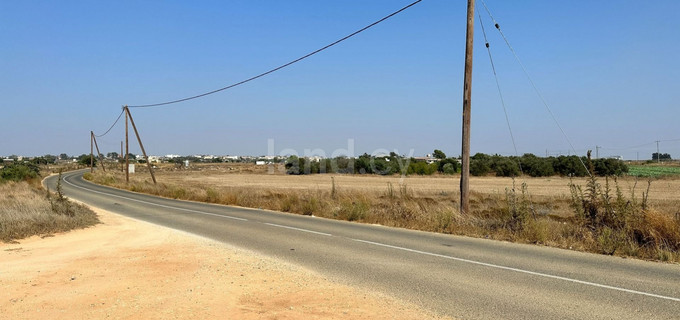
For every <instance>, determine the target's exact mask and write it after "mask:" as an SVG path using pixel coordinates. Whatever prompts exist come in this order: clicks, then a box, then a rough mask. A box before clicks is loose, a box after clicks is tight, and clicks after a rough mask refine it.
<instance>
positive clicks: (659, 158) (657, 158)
mask: <svg viewBox="0 0 680 320" xmlns="http://www.w3.org/2000/svg"><path fill="white" fill-rule="evenodd" d="M659 142H661V141H659V140H656V163H660V162H661V153H659Z"/></svg>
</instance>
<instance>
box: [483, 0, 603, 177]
mask: <svg viewBox="0 0 680 320" xmlns="http://www.w3.org/2000/svg"><path fill="white" fill-rule="evenodd" d="M482 5H483V6H484V9H485V10H486V12H487V13H488V14H489V17H490V18H491V20H492V21H493V23H494V26H495V27H496V29H497V30H498V32H499V33H500V34H501V37H503V40H505V44H506V45H507V46H508V48H509V49H510V52H512V54H513V55H514V56H515V60H517V63H518V64H519V65H520V67H522V70H523V71H524V74H525V75H526V77H527V79H529V83H531V86H532V87H533V88H534V91H536V94H537V95H538V97H539V98H540V99H541V101H542V102H543V105H544V106H545V108H546V109H547V110H548V113H549V114H550V117H552V119H553V121H554V122H555V124H556V125H557V127H558V128H559V129H560V131H561V132H562V136H564V139H565V140H567V143H569V146H570V147H571V149H572V150H574V153H576V149H575V148H574V144H573V143H571V140H570V139H569V136H567V134H566V133H565V132H564V129H562V126H561V125H560V123H559V121H557V117H555V114H553V112H552V109H551V108H550V106H549V105H548V102H547V101H546V100H545V98H544V97H543V95H542V94H541V92H540V91H539V90H538V87H537V86H536V84H535V83H534V80H533V79H532V78H531V76H530V75H529V72H528V71H527V68H526V67H524V64H523V63H522V60H520V58H519V56H518V55H517V53H516V52H515V49H513V48H512V46H511V45H510V41H508V38H507V37H505V34H504V33H503V31H502V30H501V27H500V25H499V24H498V22H497V21H496V19H494V17H493V15H492V14H491V11H490V10H489V7H488V6H487V5H486V2H484V0H482ZM578 159H579V161H580V162H581V164H582V165H583V167H584V168H585V169H586V172H588V175H589V176H591V177H592V176H593V174H592V173H591V172H590V169H588V166H586V164H585V163H584V162H583V160H582V159H581V157H578Z"/></svg>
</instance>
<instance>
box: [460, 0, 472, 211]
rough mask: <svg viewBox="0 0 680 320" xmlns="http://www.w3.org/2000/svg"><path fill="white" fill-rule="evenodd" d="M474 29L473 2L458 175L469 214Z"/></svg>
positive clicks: (469, 12)
mask: <svg viewBox="0 0 680 320" xmlns="http://www.w3.org/2000/svg"><path fill="white" fill-rule="evenodd" d="M474 27H475V0H468V3H467V31H466V34H465V74H464V76H463V142H462V147H461V148H462V152H461V158H462V159H461V175H460V213H461V214H468V213H469V212H470V193H469V192H470V111H471V109H472V108H471V104H472V101H471V98H472V44H473V40H474Z"/></svg>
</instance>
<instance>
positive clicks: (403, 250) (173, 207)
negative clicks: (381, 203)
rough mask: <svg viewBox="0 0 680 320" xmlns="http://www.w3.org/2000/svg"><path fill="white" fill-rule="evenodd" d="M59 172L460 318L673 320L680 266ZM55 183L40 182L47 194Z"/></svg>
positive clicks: (156, 212)
mask: <svg viewBox="0 0 680 320" xmlns="http://www.w3.org/2000/svg"><path fill="white" fill-rule="evenodd" d="M82 173H83V171H76V172H70V173H66V174H64V176H63V182H64V183H63V184H62V185H63V189H64V192H65V193H66V195H67V196H69V197H71V198H74V199H76V200H79V201H82V202H84V203H86V204H89V205H92V206H95V207H99V208H102V209H105V210H108V211H111V212H114V213H118V214H122V215H125V216H129V217H132V218H136V219H140V220H144V221H148V222H152V223H155V224H159V225H163V226H166V227H170V228H174V229H179V230H183V231H187V232H191V233H194V234H197V235H201V236H205V237H208V238H212V239H214V240H217V241H222V242H225V243H229V244H232V245H236V246H239V247H242V248H246V249H250V250H253V251H256V252H260V253H262V254H265V255H269V256H273V257H276V258H279V259H283V260H285V261H288V262H292V263H295V264H298V265H302V266H304V267H307V268H310V269H312V270H316V271H318V272H320V273H323V274H325V275H327V276H328V277H331V278H333V279H334V280H337V281H340V282H343V283H348V284H351V285H357V286H361V287H368V288H371V289H374V290H379V291H382V292H385V293H387V294H390V295H394V296H397V297H399V298H402V299H404V300H407V301H410V302H414V303H417V304H419V305H421V306H423V307H425V308H428V309H431V310H433V311H435V312H437V313H441V314H446V315H450V316H453V317H459V318H466V319H499V318H503V319H524V318H541V319H583V318H589V319H612V318H616V319H640V318H647V319H677V318H678V314H680V267H679V266H678V265H670V264H660V263H653V262H646V261H638V260H627V259H622V258H617V257H609V256H600V255H594V254H587V253H581V252H573V251H568V250H561V249H554V248H547V247H538V246H531V245H522V244H512V243H506V242H499V241H490V240H484V239H473V238H466V237H459V236H451V235H443V234H435V233H428V232H419V231H411V230H404V229H397V228H388V227H382V226H375V225H364V224H358V223H350V222H344V221H335V220H328V219H322V218H316V217H309V216H300V215H293V214H285V213H278V212H272V211H266V210H255V209H247V208H239V207H229V206H219V205H211V204H204V203H196V202H187V201H178V200H172V199H165V198H159V197H154V196H149V195H144V194H138V193H133V192H128V191H123V190H118V189H113V188H109V187H103V186H99V185H95V184H92V183H90V182H88V181H85V180H84V179H83V178H82ZM56 180H57V177H56V176H55V177H50V178H48V179H46V180H45V183H46V184H47V185H48V186H51V188H52V189H54V186H55V185H56Z"/></svg>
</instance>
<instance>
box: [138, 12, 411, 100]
mask: <svg viewBox="0 0 680 320" xmlns="http://www.w3.org/2000/svg"><path fill="white" fill-rule="evenodd" d="M421 1H422V0H417V1H414V2H412V3H411V4H409V5H407V6H405V7H403V8H401V9H399V10H397V11H395V12H393V13H391V14H389V15H387V16H385V17H383V18H382V19H380V20H378V21H376V22H373V23H371V24H369V25H367V26H365V27H363V28H361V29H359V30H357V31H355V32H353V33H351V34H349V35H347V36H345V37H343V38H341V39H340V40H337V41H335V42H333V43H331V44H328V45H326V46H324V47H322V48H321V49H317V50H315V51H312V52H310V53H308V54H306V55H304V56H302V57H300V58H297V59H295V60H293V61H291V62H288V63H286V64H283V65H281V66H278V67H276V68H274V69H271V70H269V71H266V72H263V73H260V74H258V75H256V76H254V77H251V78H248V79H246V80H243V81H240V82H237V83H234V84H231V85H228V86H226V87H222V88H219V89H216V90H213V91H209V92H206V93H202V94H198V95H195V96H191V97H187V98H182V99H177V100H172V101H167V102H161V103H153V104H143V105H129V106H128V107H129V108H149V107H158V106H164V105H169V104H174V103H179V102H183V101H188V100H193V99H197V98H200V97H205V96H207V95H211V94H214V93H218V92H220V91H224V90H227V89H231V88H233V87H236V86H240V85H242V84H245V83H248V82H250V81H253V80H255V79H258V78H261V77H264V76H266V75H268V74H270V73H273V72H276V71H279V70H281V69H283V68H285V67H288V66H290V65H292V64H295V63H297V62H300V61H302V60H304V59H307V58H309V57H311V56H313V55H315V54H317V53H319V52H321V51H324V50H326V49H328V48H330V47H332V46H335V45H336V44H338V43H340V42H343V41H345V40H347V39H349V38H351V37H353V36H355V35H357V34H359V33H361V32H363V31H366V30H367V29H369V28H371V27H373V26H375V25H377V24H379V23H381V22H383V21H385V20H387V19H389V18H391V17H393V16H395V15H397V14H399V13H401V12H402V11H404V10H406V9H408V8H410V7H412V6H414V5H416V4H417V3H419V2H421Z"/></svg>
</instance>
